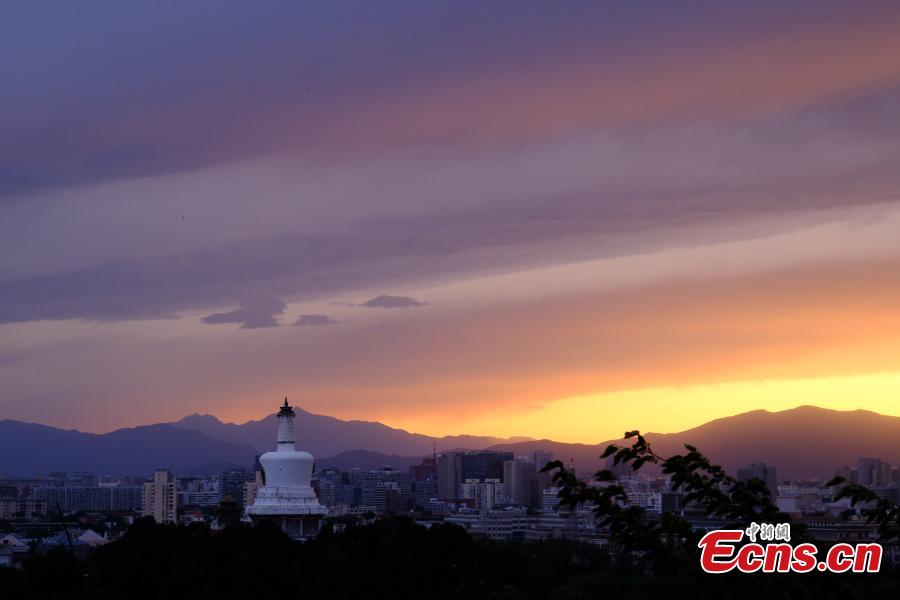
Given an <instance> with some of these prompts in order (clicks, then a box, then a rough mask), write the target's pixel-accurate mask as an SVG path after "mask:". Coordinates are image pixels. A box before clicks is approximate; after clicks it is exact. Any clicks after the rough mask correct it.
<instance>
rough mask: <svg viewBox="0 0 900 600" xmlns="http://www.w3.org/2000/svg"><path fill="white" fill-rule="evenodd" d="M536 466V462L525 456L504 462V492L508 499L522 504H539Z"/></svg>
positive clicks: (534, 505) (533, 505)
mask: <svg viewBox="0 0 900 600" xmlns="http://www.w3.org/2000/svg"><path fill="white" fill-rule="evenodd" d="M535 466H536V465H535V463H533V462H531V461H530V460H527V459H524V458H517V459H515V460H508V461H506V462H504V463H503V493H504V495H505V496H506V499H507V500H508V501H510V502H513V503H515V504H518V505H520V506H532V507H536V506H537V504H538V500H537V492H538V481H537V476H536V472H535Z"/></svg>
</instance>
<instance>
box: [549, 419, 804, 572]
mask: <svg viewBox="0 0 900 600" xmlns="http://www.w3.org/2000/svg"><path fill="white" fill-rule="evenodd" d="M625 439H634V442H633V444H632V445H631V446H629V447H621V446H617V445H615V444H612V445H610V446H608V447H607V448H606V450H605V452H604V453H603V455H602V456H601V458H607V459H608V458H612V461H613V466H617V465H620V464H622V465H628V466H630V467H631V469H632V470H633V471H638V470H640V469H641V468H642V467H643V466H644V465H647V464H655V465H658V466H659V467H660V468H661V470H662V473H663V474H664V475H668V476H669V477H670V480H671V483H672V489H673V491H681V492H682V493H683V494H684V499H683V501H684V503H685V504H693V505H695V506H697V507H698V508H700V509H701V510H702V511H703V513H704V514H705V515H706V516H710V517H718V518H721V519H723V520H724V524H725V527H727V528H743V527H745V526H746V525H748V524H749V523H750V522H751V521H757V522H769V523H775V522H787V521H788V520H789V519H788V516H787V515H785V514H783V513H781V512H780V511H779V510H778V507H777V506H776V505H775V503H773V502H772V499H771V497H770V494H769V490H768V488H767V487H766V484H765V483H764V482H763V481H760V480H759V479H751V480H749V481H738V480H736V479H735V478H734V477H731V476H730V475H728V474H727V473H725V470H724V469H723V468H722V467H720V466H719V465H715V464H713V463H712V462H711V461H710V460H709V459H708V458H707V457H706V456H704V455H703V454H701V453H700V451H699V450H697V448H695V447H693V446H690V445H685V449H686V450H687V452H686V453H685V454H676V455H674V456H670V457H668V458H664V457H662V456H660V455H659V454H657V453H656V452H654V451H653V449H652V448H651V447H650V444H649V443H648V442H647V440H646V438H644V436H642V435H641V434H640V432H638V431H630V432H628V433H626V434H625ZM542 472H553V481H554V483H556V484H557V485H558V486H559V488H560V491H559V498H560V505H561V506H565V507H569V508H575V507H577V506H579V505H582V504H590V505H592V506H593V511H594V514H595V516H596V518H597V522H598V524H599V525H600V526H602V527H608V528H609V531H610V536H611V541H612V543H613V545H614V547H615V548H616V549H617V550H618V564H619V565H620V566H622V567H623V568H624V567H626V566H627V565H629V564H631V563H634V567H635V568H637V569H638V570H646V569H649V570H651V571H652V572H653V573H655V574H657V575H676V574H679V573H682V572H684V571H685V570H687V571H696V570H697V569H698V564H699V560H698V556H699V550H698V547H697V542H698V541H699V540H700V537H701V532H698V531H695V530H694V528H693V527H692V526H691V524H690V523H689V522H688V521H687V520H686V519H684V518H682V517H680V516H678V515H676V514H674V513H672V512H663V513H662V514H658V515H657V514H655V513H654V514H652V515H651V514H650V513H648V512H647V510H646V509H644V508H643V507H641V506H637V505H633V504H631V503H630V502H629V499H628V496H627V494H626V493H625V489H624V488H623V487H622V486H621V485H620V484H619V483H618V480H617V478H616V476H615V475H614V474H613V472H612V471H610V470H608V469H603V470H600V471H598V472H597V473H595V474H594V479H595V480H596V481H597V482H600V483H601V484H603V485H601V486H596V485H590V484H588V483H586V482H584V481H580V480H579V479H578V478H577V477H576V476H575V473H574V472H573V471H571V470H568V469H566V468H565V465H563V463H562V462H560V461H554V462H551V463H549V464H547V465H546V466H545V467H544V468H543V469H542Z"/></svg>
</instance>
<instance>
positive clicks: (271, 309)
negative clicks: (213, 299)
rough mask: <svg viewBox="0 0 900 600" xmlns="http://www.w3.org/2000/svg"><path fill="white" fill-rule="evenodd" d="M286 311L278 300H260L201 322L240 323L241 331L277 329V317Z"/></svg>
mask: <svg viewBox="0 0 900 600" xmlns="http://www.w3.org/2000/svg"><path fill="white" fill-rule="evenodd" d="M286 309H287V304H285V303H284V302H283V301H282V300H279V299H278V298H261V299H258V300H256V301H254V302H251V303H248V304H241V305H240V306H239V307H238V308H236V309H234V310H231V311H228V312H222V313H214V314H211V315H207V316H205V317H203V318H202V319H201V321H203V322H204V323H206V324H208V325H217V324H219V323H240V324H241V329H257V328H260V327H277V326H278V320H277V317H278V316H279V315H281V314H282V313H284V311H285V310H286Z"/></svg>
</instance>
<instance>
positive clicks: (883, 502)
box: [825, 477, 900, 542]
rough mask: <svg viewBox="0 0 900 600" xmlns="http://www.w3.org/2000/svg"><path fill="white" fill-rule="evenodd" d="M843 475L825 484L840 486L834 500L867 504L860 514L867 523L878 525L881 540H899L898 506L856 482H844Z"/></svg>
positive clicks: (899, 515)
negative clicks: (848, 500) (846, 499)
mask: <svg viewBox="0 0 900 600" xmlns="http://www.w3.org/2000/svg"><path fill="white" fill-rule="evenodd" d="M846 481H847V480H846V479H844V478H843V477H835V478H833V479H832V480H831V481H829V482H828V483H826V484H825V485H826V486H828V487H837V486H842V487H841V489H840V490H838V493H837V495H836V496H835V500H841V499H843V498H849V499H850V505H851V506H857V505H859V504H865V505H867V506H866V507H865V508H863V509H862V511H861V512H862V514H863V516H864V517H865V518H866V521H867V522H869V523H874V524H876V525H878V537H879V538H880V539H881V541H882V542H894V541H898V540H900V507H898V506H897V505H896V504H894V503H893V502H891V501H890V500H887V499H886V498H881V497H879V496H878V495H877V494H876V493H875V492H873V491H872V490H870V489H869V488H867V487H865V486H863V485H859V484H856V483H853V484H847V485H842V484H844V483H846Z"/></svg>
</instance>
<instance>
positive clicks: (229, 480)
mask: <svg viewBox="0 0 900 600" xmlns="http://www.w3.org/2000/svg"><path fill="white" fill-rule="evenodd" d="M252 480H253V479H252V477H250V476H249V475H247V474H246V473H244V472H243V471H241V470H236V469H235V470H231V471H226V472H223V473H219V474H218V475H216V493H217V494H218V500H217V501H216V503H219V502H222V501H223V500H225V498H226V497H229V496H230V497H231V499H232V500H234V501H235V502H237V503H238V504H239V505H240V506H241V507H242V508H243V506H244V495H245V490H246V487H247V482H248V481H252Z"/></svg>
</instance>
